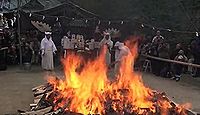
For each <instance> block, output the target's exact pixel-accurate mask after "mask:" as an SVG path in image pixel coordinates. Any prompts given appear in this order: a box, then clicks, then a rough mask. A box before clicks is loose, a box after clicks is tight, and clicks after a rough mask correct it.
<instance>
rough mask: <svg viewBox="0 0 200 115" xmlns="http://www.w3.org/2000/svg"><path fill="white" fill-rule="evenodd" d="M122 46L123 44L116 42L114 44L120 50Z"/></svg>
mask: <svg viewBox="0 0 200 115" xmlns="http://www.w3.org/2000/svg"><path fill="white" fill-rule="evenodd" d="M123 46H124V43H121V42H119V41H117V42H116V43H115V47H119V48H121V47H123Z"/></svg>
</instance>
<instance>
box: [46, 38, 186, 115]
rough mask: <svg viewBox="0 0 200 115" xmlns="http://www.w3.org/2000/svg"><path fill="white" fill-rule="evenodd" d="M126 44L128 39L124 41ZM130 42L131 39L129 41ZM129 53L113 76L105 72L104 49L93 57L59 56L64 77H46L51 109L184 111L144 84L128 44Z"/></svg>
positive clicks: (133, 52) (166, 112)
mask: <svg viewBox="0 0 200 115" xmlns="http://www.w3.org/2000/svg"><path fill="white" fill-rule="evenodd" d="M126 44H127V45H129V44H130V43H129V42H127V43H126ZM131 44H132V43H131ZM129 46H132V47H129V48H130V49H131V52H132V54H129V55H128V56H126V57H124V59H123V61H122V64H121V67H120V72H119V74H118V75H117V76H116V78H117V79H116V80H114V81H111V80H109V78H108V76H107V70H108V69H107V67H106V65H105V60H104V59H105V50H103V51H102V52H101V55H100V56H99V57H98V58H97V59H95V60H94V61H89V62H84V60H83V59H82V58H81V57H79V56H77V55H74V54H69V55H68V57H67V58H66V59H65V60H63V64H64V70H65V71H64V72H65V79H64V80H58V79H53V78H52V77H50V78H49V79H48V81H49V83H50V84H52V85H53V86H54V92H56V95H55V96H54V101H53V102H54V104H55V107H54V109H58V108H64V109H65V111H73V112H76V113H82V114H108V113H117V114H120V115H121V114H126V113H128V114H145V115H146V114H155V113H162V115H167V114H170V112H172V111H173V110H175V113H177V114H185V113H184V111H183V110H184V109H183V108H184V107H185V106H184V107H183V106H180V107H176V106H173V104H171V103H170V101H169V100H167V99H166V97H165V96H164V95H161V94H159V93H156V92H154V91H153V90H151V89H149V88H147V87H145V86H144V84H143V82H142V79H141V75H140V74H138V73H136V72H134V71H133V63H134V59H135V58H136V56H137V47H136V46H137V45H136V44H134V45H133V44H132V45H129Z"/></svg>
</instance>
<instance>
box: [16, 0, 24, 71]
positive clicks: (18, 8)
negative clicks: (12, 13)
mask: <svg viewBox="0 0 200 115" xmlns="http://www.w3.org/2000/svg"><path fill="white" fill-rule="evenodd" d="M17 2H18V4H17V34H18V41H19V54H20V68H22V66H23V65H22V43H21V35H20V33H21V31H20V5H21V0H17Z"/></svg>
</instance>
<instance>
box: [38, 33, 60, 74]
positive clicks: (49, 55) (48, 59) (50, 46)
mask: <svg viewBox="0 0 200 115" xmlns="http://www.w3.org/2000/svg"><path fill="white" fill-rule="evenodd" d="M41 51H42V68H43V69H44V70H50V71H51V70H53V69H54V64H53V63H54V61H53V54H55V52H56V51H57V49H56V46H55V44H54V42H53V41H52V37H51V32H45V37H44V38H43V39H42V41H41Z"/></svg>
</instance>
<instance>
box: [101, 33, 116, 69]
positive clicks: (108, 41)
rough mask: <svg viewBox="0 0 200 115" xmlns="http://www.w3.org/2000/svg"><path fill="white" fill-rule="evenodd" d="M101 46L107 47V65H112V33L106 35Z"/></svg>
mask: <svg viewBox="0 0 200 115" xmlns="http://www.w3.org/2000/svg"><path fill="white" fill-rule="evenodd" d="M100 46H101V47H103V46H107V52H106V64H107V66H109V65H110V63H111V49H112V47H113V41H112V40H111V36H110V33H105V35H104V38H103V39H102V40H101V42H100Z"/></svg>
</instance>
